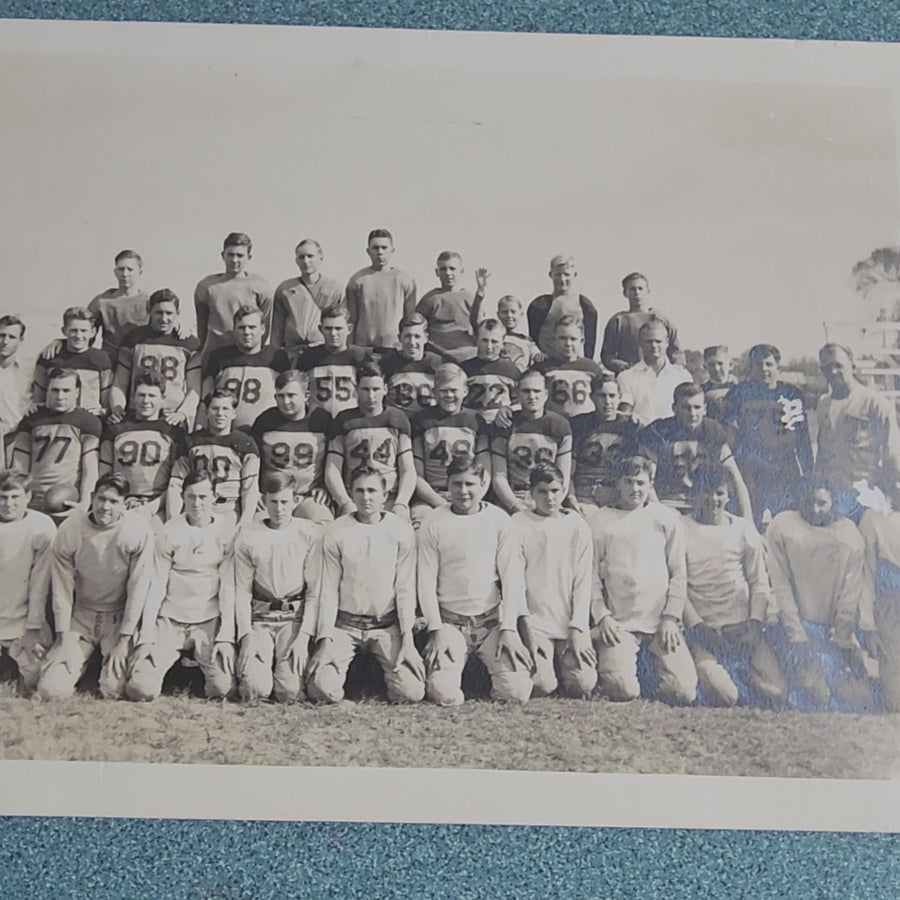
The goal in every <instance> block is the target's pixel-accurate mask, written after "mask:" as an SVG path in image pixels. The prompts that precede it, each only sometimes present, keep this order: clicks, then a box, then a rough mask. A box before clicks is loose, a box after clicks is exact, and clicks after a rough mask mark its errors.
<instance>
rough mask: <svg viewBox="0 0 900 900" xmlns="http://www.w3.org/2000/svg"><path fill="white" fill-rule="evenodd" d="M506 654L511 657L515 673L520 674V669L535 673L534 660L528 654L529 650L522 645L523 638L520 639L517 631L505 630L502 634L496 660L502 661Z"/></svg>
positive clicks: (510, 660)
mask: <svg viewBox="0 0 900 900" xmlns="http://www.w3.org/2000/svg"><path fill="white" fill-rule="evenodd" d="M504 653H505V654H506V655H507V656H508V657H509V662H510V665H511V666H512V667H513V671H514V672H518V671H519V669H526V670H527V671H529V672H533V671H534V660H533V659H532V657H531V654H530V653H529V652H528V648H527V647H526V646H525V645H524V644H523V643H522V638H520V637H519V633H518V632H517V631H513V630H512V629H504V630H503V631H501V632H500V639H499V641H498V642H497V655H496V659H497V660H499V659H501V658H502V656H503V654H504Z"/></svg>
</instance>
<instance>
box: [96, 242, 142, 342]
mask: <svg viewBox="0 0 900 900" xmlns="http://www.w3.org/2000/svg"><path fill="white" fill-rule="evenodd" d="M143 271H144V261H143V260H142V259H141V256H140V254H139V253H136V252H135V251H134V250H122V251H120V252H119V253H117V254H116V258H115V265H114V268H113V275H115V276H116V287H114V288H109V290H106V291H104V292H103V293H102V294H97V296H96V297H94V299H93V300H91V302H90V303H88V307H87V308H88V310H89V311H90V313H91V315H92V316H93V317H94V324H95V325H96V327H97V329H98V330H99V331H100V333H101V335H102V336H103V343H102V345H101V349H102V350H105V351H106V352H107V353H109V355H110V356H111V357H112V358H113V359H115V358H116V354H117V353H118V352H119V347H120V346H121V345H122V341H123V340H125V338H126V336H127V335H128V333H129V332H130V331H132V330H133V329H135V328H137V327H138V326H139V325H146V324H147V301H148V300H149V299H150V298H149V297H148V296H147V294H145V293H144V292H143V291H142V290H141V289H140V287H138V280H139V279H140V277H141V275H142V273H143Z"/></svg>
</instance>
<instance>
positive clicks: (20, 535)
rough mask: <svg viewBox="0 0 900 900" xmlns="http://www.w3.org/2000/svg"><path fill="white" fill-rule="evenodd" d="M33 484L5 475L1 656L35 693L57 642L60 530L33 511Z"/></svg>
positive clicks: (0, 481) (0, 492) (0, 498)
mask: <svg viewBox="0 0 900 900" xmlns="http://www.w3.org/2000/svg"><path fill="white" fill-rule="evenodd" d="M30 499H31V479H30V478H29V477H28V476H27V475H24V474H22V473H21V472H11V471H8V470H7V471H3V472H0V572H2V573H3V577H4V579H5V582H6V585H5V588H4V590H3V592H2V594H0V656H2V655H3V654H6V655H7V656H9V658H10V659H11V660H12V661H13V662H14V663H15V664H16V667H17V669H18V673H19V684H20V685H21V687H22V690H23V691H25V692H26V693H30V692H31V691H33V690H34V688H35V686H36V685H37V681H38V675H39V674H40V671H41V657H42V656H43V653H44V650H45V649H46V648H47V647H49V646H50V643H51V641H52V638H51V636H50V628H49V626H48V625H47V598H48V597H49V594H50V545H51V543H52V541H53V536H54V535H55V534H56V527H55V526H54V524H53V521H52V520H51V519H50V517H49V516H45V515H44V514H43V513H39V512H35V511H34V510H31V509H28V502H29V500H30Z"/></svg>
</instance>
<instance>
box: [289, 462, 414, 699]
mask: <svg viewBox="0 0 900 900" xmlns="http://www.w3.org/2000/svg"><path fill="white" fill-rule="evenodd" d="M350 490H351V493H352V497H353V503H354V506H355V507H356V511H355V512H353V513H350V514H349V515H346V516H341V517H340V518H339V519H337V520H336V521H335V522H334V524H333V525H330V526H329V527H328V530H327V531H326V532H325V536H324V538H323V542H322V557H323V562H322V588H321V592H320V595H319V629H318V638H319V646H318V649H317V650H316V654H315V656H314V657H313V660H312V662H311V663H310V666H309V672H308V675H307V678H308V688H307V689H308V692H309V697H310V699H311V700H319V701H325V702H328V703H337V702H338V701H340V700H343V698H344V682H345V681H346V680H347V670H348V669H349V668H350V663H351V662H353V658H354V657H355V656H356V655H357V653H360V652H366V653H371V654H372V655H373V656H374V657H375V658H376V659H377V660H378V663H379V664H380V666H381V669H382V671H383V672H384V681H385V685H386V687H387V693H388V699H389V700H391V701H393V702H395V703H417V702H418V701H419V700H421V699H422V697H423V696H424V694H425V667H424V666H423V664H422V657H421V656H419V653H418V651H417V650H416V648H415V645H414V644H413V635H412V628H413V623H414V620H415V616H416V539H415V534H414V532H413V530H412V526H411V525H410V524H409V522H406V521H404V520H403V519H401V518H400V517H399V516H396V515H394V514H393V513H389V512H386V511H385V509H384V505H385V499H386V494H387V491H386V489H385V480H384V475H383V474H382V473H381V472H379V471H376V470H375V469H371V468H369V467H368V466H365V465H363V466H360V467H359V468H358V469H357V470H356V471H355V472H354V473H353V475H352V476H351V479H350Z"/></svg>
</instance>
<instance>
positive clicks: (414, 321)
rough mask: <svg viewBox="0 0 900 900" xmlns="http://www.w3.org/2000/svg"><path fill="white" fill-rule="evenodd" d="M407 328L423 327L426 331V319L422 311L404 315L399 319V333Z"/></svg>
mask: <svg viewBox="0 0 900 900" xmlns="http://www.w3.org/2000/svg"><path fill="white" fill-rule="evenodd" d="M407 328H424V329H425V330H426V331H428V319H426V318H425V316H423V315H422V313H413V314H412V315H410V316H404V317H403V318H402V319H401V320H400V328H399V329H398V331H399V333H400V334H403V332H404V331H406V329H407Z"/></svg>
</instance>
